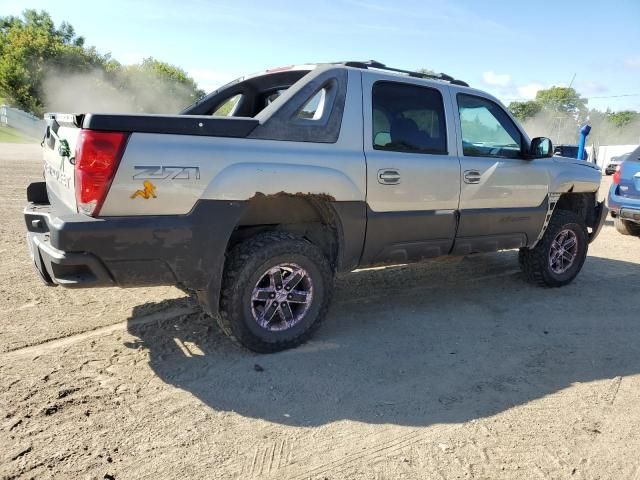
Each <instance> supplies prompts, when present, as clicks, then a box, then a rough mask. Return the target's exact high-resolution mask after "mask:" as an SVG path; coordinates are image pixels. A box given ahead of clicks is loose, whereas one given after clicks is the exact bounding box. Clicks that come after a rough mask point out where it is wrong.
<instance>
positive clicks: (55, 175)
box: [42, 113, 80, 211]
mask: <svg viewBox="0 0 640 480" xmlns="http://www.w3.org/2000/svg"><path fill="white" fill-rule="evenodd" d="M75 117H76V116H75V115H73V114H60V113H48V114H46V115H45V121H46V123H47V131H46V134H45V138H44V143H43V149H42V151H43V159H44V178H45V181H46V182H47V191H48V192H49V197H50V198H52V197H53V198H55V199H57V200H59V201H60V202H62V203H63V204H64V205H65V206H67V207H68V208H70V209H71V210H74V211H75V210H76V195H75V180H74V163H75V159H74V156H75V151H76V143H77V141H78V136H79V134H80V128H79V127H77V126H76V125H75Z"/></svg>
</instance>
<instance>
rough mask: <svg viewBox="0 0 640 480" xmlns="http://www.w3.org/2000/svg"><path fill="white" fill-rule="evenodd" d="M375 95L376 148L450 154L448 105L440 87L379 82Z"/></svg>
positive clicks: (373, 98)
mask: <svg viewBox="0 0 640 480" xmlns="http://www.w3.org/2000/svg"><path fill="white" fill-rule="evenodd" d="M372 95H373V97H372V104H373V112H372V114H373V139H372V140H373V148H374V149H376V150H391V151H396V152H412V153H431V154H445V155H446V154H447V129H446V125H445V120H444V105H443V102H442V95H441V94H440V92H439V91H438V90H436V89H434V88H429V87H420V86H414V85H408V84H404V83H396V82H377V83H376V84H375V85H374V86H373V93H372Z"/></svg>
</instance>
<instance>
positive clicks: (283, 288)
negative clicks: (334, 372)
mask: <svg viewBox="0 0 640 480" xmlns="http://www.w3.org/2000/svg"><path fill="white" fill-rule="evenodd" d="M332 286H333V274H332V271H331V268H330V266H329V262H328V261H327V259H326V257H325V256H324V255H323V253H322V252H321V251H320V249H319V248H318V247H316V246H315V245H313V244H311V243H309V242H307V241H306V240H304V239H303V238H300V237H297V236H295V235H292V234H289V233H286V232H268V233H264V234H261V235H258V236H256V237H254V238H252V239H250V240H248V241H246V242H244V243H242V244H240V245H239V246H237V247H235V248H234V249H233V250H232V251H231V252H230V254H229V256H228V259H227V262H226V266H225V274H224V280H223V288H222V294H221V299H220V316H219V318H218V323H219V324H220V327H221V328H222V330H223V331H224V332H225V333H227V334H228V335H229V336H230V337H231V338H232V339H234V340H235V341H237V342H238V343H240V344H242V345H243V346H245V347H247V348H249V349H250V350H253V351H256V352H261V353H269V352H277V351H280V350H284V349H287V348H292V347H295V346H297V345H300V344H301V343H303V342H305V341H306V340H307V339H308V338H310V337H311V335H312V334H313V332H315V330H316V329H317V328H318V327H319V326H320V323H321V322H322V320H323V319H324V317H325V316H326V314H327V310H328V308H329V302H330V300H331V291H332Z"/></svg>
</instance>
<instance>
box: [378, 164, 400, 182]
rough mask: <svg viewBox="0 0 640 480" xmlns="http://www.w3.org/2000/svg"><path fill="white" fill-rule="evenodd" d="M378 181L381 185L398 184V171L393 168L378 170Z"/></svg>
mask: <svg viewBox="0 0 640 480" xmlns="http://www.w3.org/2000/svg"><path fill="white" fill-rule="evenodd" d="M378 183H381V184H382V185H398V184H399V183H400V172H399V171H398V170H396V169H394V168H383V169H381V170H378Z"/></svg>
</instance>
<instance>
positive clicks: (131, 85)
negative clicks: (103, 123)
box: [0, 10, 204, 115]
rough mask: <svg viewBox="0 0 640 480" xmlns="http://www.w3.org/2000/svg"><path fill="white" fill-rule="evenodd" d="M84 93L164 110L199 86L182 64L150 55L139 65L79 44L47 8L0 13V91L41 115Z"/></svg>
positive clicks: (188, 99)
mask: <svg viewBox="0 0 640 480" xmlns="http://www.w3.org/2000/svg"><path fill="white" fill-rule="evenodd" d="M74 89H76V90H77V91H78V93H77V94H74V91H72V90H74ZM81 94H82V95H81ZM89 95H90V96H91V97H95V98H96V100H98V98H97V97H99V96H102V97H103V100H105V99H109V98H115V97H117V98H118V99H119V103H116V104H117V105H119V106H122V107H123V108H125V109H127V111H141V112H143V111H153V112H159V111H162V112H165V113H169V112H172V111H173V112H176V111H178V110H180V109H181V108H184V107H186V106H187V105H189V104H190V103H193V102H194V101H195V100H197V99H199V98H200V97H202V96H203V95H204V92H203V91H202V90H200V89H198V86H197V85H196V82H195V81H194V80H193V78H191V77H190V76H189V75H188V74H187V73H186V72H185V71H184V70H182V69H180V68H178V67H175V66H173V65H170V64H168V63H165V62H161V61H159V60H156V59H154V58H151V57H149V58H145V59H144V60H143V61H142V63H141V64H139V65H132V66H123V65H121V64H120V63H118V62H117V61H116V60H114V59H112V58H111V57H110V55H108V54H106V55H103V54H100V53H99V52H98V51H97V50H96V49H95V48H94V47H87V46H85V40H84V38H83V37H81V36H78V35H76V33H75V30H74V28H73V27H72V26H71V25H70V24H68V23H66V22H63V23H61V24H60V26H58V27H56V25H55V24H54V22H53V20H52V18H51V16H50V15H49V14H48V13H47V12H44V11H37V10H25V11H24V12H23V14H22V17H15V16H9V17H0V96H4V97H5V98H6V100H7V101H8V103H11V104H12V105H14V106H16V107H18V108H21V109H23V110H26V111H29V112H32V113H34V114H36V115H41V114H42V113H43V111H44V110H45V108H47V107H48V106H50V105H51V103H52V102H53V103H54V104H55V106H56V107H60V108H67V107H65V105H69V106H70V107H68V108H67V109H69V108H72V107H71V105H73V104H74V103H73V97H74V96H75V97H77V98H81V97H83V98H89ZM89 100H90V98H89ZM89 103H91V102H89Z"/></svg>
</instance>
